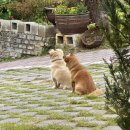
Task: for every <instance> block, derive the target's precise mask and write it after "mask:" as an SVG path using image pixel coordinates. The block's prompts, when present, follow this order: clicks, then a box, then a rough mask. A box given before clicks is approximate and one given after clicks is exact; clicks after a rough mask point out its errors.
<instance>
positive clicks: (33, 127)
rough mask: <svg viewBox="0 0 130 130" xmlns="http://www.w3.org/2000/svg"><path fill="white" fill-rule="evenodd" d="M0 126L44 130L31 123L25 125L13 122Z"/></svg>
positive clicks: (6, 128) (13, 129)
mask: <svg viewBox="0 0 130 130" xmlns="http://www.w3.org/2000/svg"><path fill="white" fill-rule="evenodd" d="M1 128H2V129H3V130H45V129H44V128H40V127H36V126H33V125H25V124H19V125H18V124H14V123H6V124H2V125H1Z"/></svg>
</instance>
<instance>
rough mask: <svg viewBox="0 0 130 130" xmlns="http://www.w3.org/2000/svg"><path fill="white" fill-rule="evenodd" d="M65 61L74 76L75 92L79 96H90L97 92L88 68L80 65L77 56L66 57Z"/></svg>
mask: <svg viewBox="0 0 130 130" xmlns="http://www.w3.org/2000/svg"><path fill="white" fill-rule="evenodd" d="M65 61H66V63H67V66H68V67H69V69H70V71H71V75H72V77H71V78H72V82H74V84H75V92H76V93H78V94H81V95H82V94H90V93H92V92H93V91H95V90H96V86H95V83H94V81H93V79H92V76H91V75H90V74H89V72H88V71H87V70H86V68H85V67H84V66H83V65H81V64H80V62H79V61H78V59H77V58H76V56H75V55H73V54H70V55H68V56H66V58H65Z"/></svg>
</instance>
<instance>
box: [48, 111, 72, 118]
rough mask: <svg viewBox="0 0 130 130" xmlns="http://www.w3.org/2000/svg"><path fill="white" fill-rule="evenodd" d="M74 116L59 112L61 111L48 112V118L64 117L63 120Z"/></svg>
mask: <svg viewBox="0 0 130 130" xmlns="http://www.w3.org/2000/svg"><path fill="white" fill-rule="evenodd" d="M73 117H74V116H72V115H68V114H61V113H55V112H53V113H50V114H49V116H48V119H65V120H71V119H72V118H73Z"/></svg>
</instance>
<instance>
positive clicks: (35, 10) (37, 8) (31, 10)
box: [8, 0, 56, 23]
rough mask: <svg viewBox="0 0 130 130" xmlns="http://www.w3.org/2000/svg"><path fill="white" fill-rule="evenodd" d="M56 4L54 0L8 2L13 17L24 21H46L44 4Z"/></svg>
mask: <svg viewBox="0 0 130 130" xmlns="http://www.w3.org/2000/svg"><path fill="white" fill-rule="evenodd" d="M54 4H56V0H48V1H46V0H24V1H23V0H19V1H18V0H17V1H12V2H10V3H9V4H8V9H10V11H11V13H12V15H13V17H14V18H15V19H19V20H24V21H35V22H38V23H43V22H46V17H45V12H44V11H43V9H44V7H45V6H50V5H54Z"/></svg>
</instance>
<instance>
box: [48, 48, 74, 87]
mask: <svg viewBox="0 0 130 130" xmlns="http://www.w3.org/2000/svg"><path fill="white" fill-rule="evenodd" d="M49 55H50V59H51V76H52V80H53V82H54V84H55V85H54V87H53V88H59V87H60V85H61V86H62V88H63V89H72V84H71V83H72V81H71V73H70V71H69V69H68V67H67V66H66V63H65V61H64V59H63V56H64V53H63V51H62V50H61V49H56V50H54V49H51V50H50V51H49Z"/></svg>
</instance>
